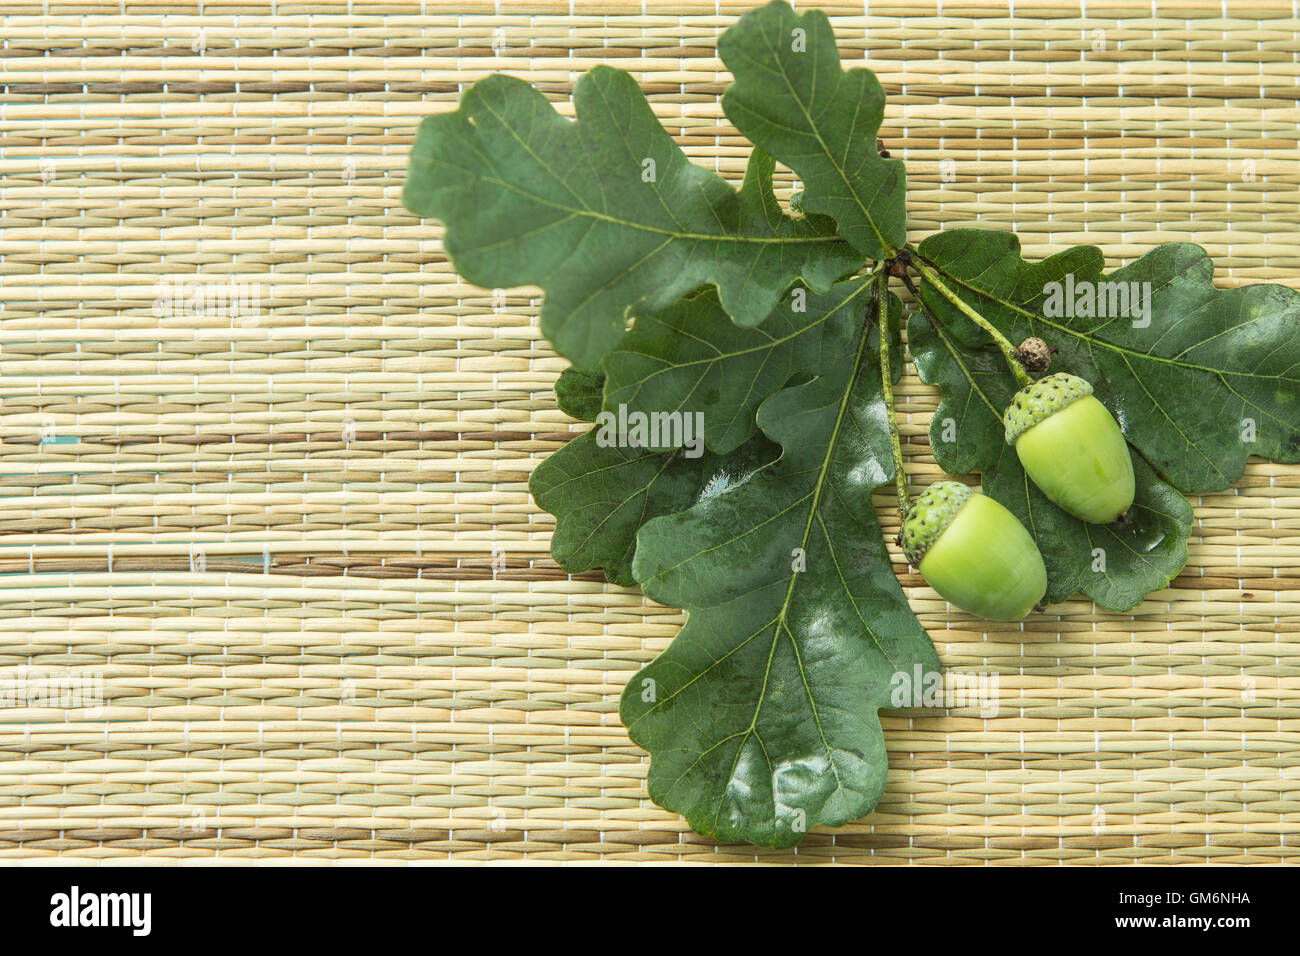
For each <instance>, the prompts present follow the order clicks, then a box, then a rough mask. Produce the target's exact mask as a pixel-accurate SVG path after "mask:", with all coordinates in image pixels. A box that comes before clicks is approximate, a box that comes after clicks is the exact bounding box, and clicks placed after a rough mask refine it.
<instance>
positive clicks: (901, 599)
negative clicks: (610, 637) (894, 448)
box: [620, 296, 938, 846]
mask: <svg viewBox="0 0 1300 956" xmlns="http://www.w3.org/2000/svg"><path fill="white" fill-rule="evenodd" d="M888 307H889V308H890V309H891V312H892V314H895V315H896V314H897V313H898V311H899V310H900V305H899V303H898V300H897V299H896V298H894V297H893V296H888ZM878 345H879V343H878V342H877V343H874V345H873V344H869V339H868V337H867V335H866V334H865V333H860V334H859V335H858V336H857V338H856V341H855V342H854V343H853V346H852V347H851V348H849V349H845V350H843V351H842V352H841V353H840V355H839V356H838V357H837V358H836V361H835V362H834V363H833V364H832V365H830V366H829V367H827V368H826V369H825V370H824V372H823V373H822V374H821V375H820V376H819V377H817V378H815V379H813V380H812V381H810V382H806V383H804V384H801V385H797V386H793V387H791V388H787V389H785V390H783V391H781V392H778V393H777V394H776V395H774V396H772V397H770V398H768V399H767V400H766V401H765V402H764V403H763V404H762V406H761V407H760V408H759V411H758V424H759V427H760V429H761V430H762V432H763V433H764V434H765V435H767V436H768V437H769V438H770V439H772V440H773V441H775V442H777V443H778V444H780V446H781V449H782V451H781V457H780V458H779V459H777V460H776V461H775V462H773V463H771V464H769V465H766V466H764V467H763V468H760V469H758V470H757V471H756V472H754V473H753V474H752V475H751V476H749V478H748V480H746V481H744V482H741V483H737V484H734V485H732V486H731V487H730V488H728V489H727V490H725V491H724V492H723V493H721V494H719V495H715V496H712V497H710V498H708V499H707V500H704V501H701V502H700V503H698V504H696V505H695V506H694V507H692V508H691V509H690V510H689V511H685V512H681V513H677V514H673V515H668V516H664V517H661V518H657V519H655V520H653V521H650V522H647V523H646V524H645V526H644V527H642V529H641V531H640V532H639V533H638V536H637V550H636V557H635V560H634V563H633V571H634V574H635V576H636V578H637V580H639V581H640V582H641V584H642V587H643V588H644V590H645V592H646V593H647V594H648V595H649V596H650V597H652V598H654V599H655V600H657V601H659V602H661V603H664V604H669V605H672V606H674V607H681V608H686V609H687V610H689V611H690V618H689V620H688V621H687V623H686V625H685V627H683V628H682V630H681V631H680V632H679V633H678V635H677V637H676V639H675V640H674V641H673V643H672V644H671V645H670V646H669V648H668V649H667V650H666V651H664V653H662V654H661V655H660V656H659V657H658V658H656V659H655V660H654V661H653V662H652V663H651V664H650V665H649V666H647V667H646V668H645V669H644V670H642V671H641V673H640V674H639V675H638V676H637V677H636V678H634V679H633V680H632V681H631V682H630V683H629V684H628V686H627V688H626V690H625V691H624V694H623V700H622V705H621V708H620V712H621V715H622V718H623V722H624V724H625V725H626V726H627V728H628V732H629V733H630V734H631V737H632V739H633V740H634V741H635V742H636V743H637V744H639V745H640V746H642V747H643V748H644V749H646V750H647V751H649V752H650V755H651V763H650V775H649V790H650V796H651V798H652V799H653V800H654V801H655V802H656V803H658V804H659V805H660V806H663V807H665V808H667V809H670V810H676V811H677V812H679V813H681V814H683V815H684V816H685V817H686V820H687V821H688V822H689V823H690V825H691V826H692V827H693V828H694V829H695V830H697V831H699V832H701V833H705V834H709V835H713V836H716V837H717V838H719V839H723V840H747V841H749V842H752V843H758V844H763V845H769V846H789V845H791V844H793V843H795V842H797V841H798V840H799V839H800V838H801V837H802V836H803V834H804V833H805V832H807V830H808V829H810V828H812V827H813V826H816V825H819V824H827V825H832V826H833V825H838V824H841V823H844V822H846V821H848V820H852V819H855V818H857V817H860V816H862V815H863V814H864V813H866V812H868V811H869V810H870V809H871V808H872V807H873V806H875V804H876V802H877V800H878V799H879V797H880V794H881V792H882V790H883V788H884V781H885V774H886V769H887V767H886V763H887V761H886V754H885V745H884V741H883V739H882V734H881V728H880V722H879V718H878V715H877V711H878V710H879V708H881V707H883V706H889V697H890V691H891V684H892V683H893V681H894V678H895V675H896V674H898V673H906V674H911V673H912V672H913V669H914V668H916V667H920V668H922V669H923V670H926V671H930V672H933V671H936V670H937V669H938V659H937V655H936V654H935V651H934V648H933V646H932V645H931V643H930V640H929V638H928V637H927V635H926V633H925V631H924V630H923V629H922V627H921V625H920V624H919V622H918V621H917V620H916V618H915V617H914V616H913V615H912V612H911V610H910V609H909V608H908V604H907V599H906V597H905V596H904V594H903V591H902V589H901V587H900V586H899V583H898V579H897V577H896V576H895V574H894V572H893V570H892V567H891V565H890V561H889V555H888V552H887V551H886V548H885V545H884V542H883V541H882V540H881V532H880V527H879V525H878V523H877V521H876V516H875V513H874V511H873V510H872V506H871V493H872V491H873V490H874V489H875V488H876V487H877V486H878V485H880V484H883V483H885V482H887V481H889V480H890V478H891V476H892V470H893V465H892V463H891V458H890V453H889V442H888V433H887V430H886V424H885V407H884V402H883V400H882V398H881V383H880V374H879V370H878V368H877V365H876V363H875V361H874V359H875V357H876V356H875V349H876V348H877V347H878Z"/></svg>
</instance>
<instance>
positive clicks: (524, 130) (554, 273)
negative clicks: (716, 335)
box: [402, 66, 861, 366]
mask: <svg viewBox="0 0 1300 956" xmlns="http://www.w3.org/2000/svg"><path fill="white" fill-rule="evenodd" d="M573 99H574V106H575V110H576V113H577V120H576V121H572V120H568V119H566V118H564V117H562V116H561V115H560V114H559V113H557V112H556V111H555V109H554V108H553V107H552V106H551V104H550V103H548V102H547V100H546V98H545V97H544V96H543V95H542V94H541V93H539V92H537V91H536V90H534V89H533V88H532V87H531V86H529V85H528V84H527V83H525V82H523V81H522V80H518V79H515V78H513V77H509V76H504V75H501V74H495V75H492V76H489V77H486V78H485V79H482V80H480V81H479V82H477V83H475V84H474V85H473V86H472V87H470V88H469V89H468V90H466V91H465V93H464V94H463V96H462V97H461V101H460V107H459V109H457V110H456V111H455V112H452V113H443V114H439V115H436V116H430V117H427V118H426V119H425V120H424V121H423V122H422V123H421V124H420V129H419V134H418V135H417V137H416V140H415V145H414V147H413V148H412V150H411V157H410V166H409V170H408V174H407V179H406V184H405V186H404V188H403V191H402V201H403V203H404V204H405V205H406V207H407V208H408V209H410V210H411V211H412V212H414V213H416V214H417V215H420V216H432V217H435V218H438V219H441V220H442V221H443V222H444V223H446V227H447V232H446V239H445V245H446V250H447V253H448V255H450V257H451V259H452V262H453V263H454V264H455V267H456V270H457V271H458V272H459V273H460V274H461V275H462V276H464V277H465V278H466V279H467V280H469V281H470V282H473V283H475V284H476V285H480V286H485V287H487V288H493V287H498V286H510V285H525V284H532V285H539V286H541V287H542V289H543V291H544V292H545V294H546V295H545V302H544V304H543V306H542V315H541V327H542V332H543V334H544V335H545V336H546V337H547V338H548V339H550V341H551V343H552V344H553V345H554V346H555V349H556V351H558V352H560V353H561V354H562V355H564V356H566V357H568V358H569V359H570V360H572V361H573V362H574V364H576V365H579V366H589V365H594V364H595V363H596V362H597V361H598V360H599V359H600V358H601V357H602V356H603V355H604V354H605V353H606V352H607V351H608V350H609V349H610V348H611V347H612V346H613V345H614V344H615V343H616V342H617V341H618V340H619V338H620V337H621V336H622V335H623V332H624V329H625V327H626V324H627V321H628V318H629V317H630V315H631V314H632V311H633V310H634V309H635V310H638V311H643V312H654V311H658V310H660V309H663V308H666V307H667V306H669V305H671V304H672V303H673V302H675V301H676V300H677V299H678V298H680V297H681V296H682V295H684V294H685V293H687V292H689V291H691V290H692V289H695V288H698V287H699V286H701V285H705V284H711V285H714V286H716V287H717V289H718V295H719V297H720V299H721V301H722V304H723V307H724V308H725V309H726V310H727V312H728V313H729V314H730V315H731V316H732V318H733V319H735V320H736V321H737V322H738V323H740V324H742V325H756V324H757V323H759V322H761V321H762V320H763V319H764V318H765V317H766V316H767V314H768V313H769V312H771V311H772V309H773V308H774V307H775V306H776V303H777V302H778V301H779V299H780V298H781V296H782V295H783V294H784V293H785V292H786V290H787V289H789V288H790V287H791V286H792V285H793V284H794V283H796V282H797V281H800V280H802V281H803V282H805V283H806V284H807V285H808V286H810V287H811V288H813V289H816V290H822V291H824V290H825V289H826V288H827V287H829V286H830V284H831V282H833V281H834V280H835V279H836V278H838V277H839V276H841V275H844V274H846V273H849V272H852V271H854V269H856V268H857V267H858V266H859V265H860V264H861V256H858V255H856V254H855V253H854V251H853V249H852V248H851V247H850V246H849V245H848V244H847V243H844V242H842V241H840V240H839V239H838V238H837V237H836V235H835V232H834V226H833V223H830V222H829V221H827V220H823V219H819V218H812V217H810V218H807V219H792V218H790V217H789V216H786V215H784V214H783V213H782V212H781V209H780V207H779V206H778V205H777V202H776V199H775V197H774V196H773V194H772V186H771V177H772V170H773V167H774V163H773V161H772V160H771V159H770V158H769V157H767V156H765V155H763V154H762V153H761V152H760V151H757V150H756V151H755V152H754V153H753V155H752V156H751V158H750V163H749V168H748V170H747V172H746V176H745V182H744V184H743V186H742V188H741V189H740V191H739V192H737V191H736V190H735V189H734V188H732V186H730V185H729V184H728V183H727V182H726V181H725V180H723V179H722V178H721V177H719V176H718V175H716V174H715V173H713V172H711V171H709V170H706V169H703V168H701V167H699V166H694V165H692V164H691V163H690V162H689V161H688V160H687V159H686V156H685V154H683V153H682V151H681V149H680V148H679V147H678V146H677V144H676V143H675V142H673V139H672V137H671V136H669V135H668V133H667V132H666V131H665V130H664V128H663V127H662V126H660V125H659V121H658V120H657V119H655V116H654V113H653V112H652V111H651V109H650V104H649V103H648V102H647V101H646V98H645V95H644V94H643V93H642V92H641V90H640V88H639V87H638V86H637V84H636V81H635V80H634V79H633V78H632V77H631V76H629V75H628V74H626V73H624V72H622V71H620V70H615V69H612V68H610V67H606V66H598V67H595V68H593V69H592V70H590V71H588V72H587V73H586V74H584V75H583V76H582V77H581V78H580V79H579V80H578V83H577V84H576V86H575V88H574V93H573Z"/></svg>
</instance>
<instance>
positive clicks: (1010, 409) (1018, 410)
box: [1002, 372, 1092, 445]
mask: <svg viewBox="0 0 1300 956" xmlns="http://www.w3.org/2000/svg"><path fill="white" fill-rule="evenodd" d="M1091 394H1092V386H1091V385H1090V384H1089V383H1088V382H1087V380H1086V379H1082V378H1079V376H1077V375H1071V374H1070V373H1068V372H1057V373H1056V374H1055V375H1047V376H1044V377H1043V378H1040V379H1039V380H1038V381H1037V382H1032V383H1031V384H1029V385H1026V386H1025V387H1024V388H1022V389H1021V390H1020V391H1018V392H1016V395H1015V398H1013V399H1011V404H1010V405H1008V406H1007V410H1006V411H1005V412H1004V413H1003V415H1002V424H1003V425H1004V426H1005V427H1006V430H1007V444H1008V445H1014V444H1015V443H1016V439H1017V438H1019V437H1020V436H1021V435H1023V434H1024V433H1025V432H1027V431H1029V429H1031V428H1033V427H1034V426H1035V425H1037V424H1038V423H1039V422H1041V421H1042V420H1043V419H1044V418H1047V417H1048V416H1049V415H1055V414H1056V413H1057V412H1059V411H1060V410H1061V409H1063V408H1065V407H1066V406H1067V405H1070V404H1072V403H1074V402H1077V401H1078V400H1079V399H1081V398H1084V397H1085V396H1088V395H1091Z"/></svg>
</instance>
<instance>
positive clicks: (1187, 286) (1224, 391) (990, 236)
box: [917, 229, 1300, 492]
mask: <svg viewBox="0 0 1300 956" xmlns="http://www.w3.org/2000/svg"><path fill="white" fill-rule="evenodd" d="M917 253H918V256H919V257H920V258H921V260H922V261H923V262H926V263H928V264H930V265H931V266H932V267H933V268H934V269H935V270H936V271H937V272H938V273H939V275H940V277H941V279H942V281H943V282H944V284H945V285H947V286H948V288H949V289H950V290H951V291H952V292H954V293H956V294H957V295H958V296H959V297H960V298H961V299H962V300H963V301H964V302H965V303H967V304H968V305H969V306H971V307H972V308H973V309H974V310H975V311H977V312H979V313H980V314H981V315H983V316H984V317H985V318H987V319H988V320H989V321H990V322H991V323H992V324H993V325H994V326H996V327H997V328H998V329H999V330H1000V331H1001V332H1002V333H1003V334H1004V335H1006V336H1007V338H1009V339H1010V340H1011V341H1012V342H1020V341H1022V340H1023V339H1024V338H1026V337H1027V336H1030V335H1036V336H1039V337H1040V338H1042V339H1044V340H1045V341H1046V342H1047V343H1048V344H1049V345H1052V346H1055V347H1056V348H1057V349H1058V350H1059V351H1058V354H1057V356H1056V358H1055V360H1054V362H1053V368H1054V369H1057V368H1060V369H1063V370H1065V371H1070V372H1073V373H1075V374H1076V375H1081V376H1083V377H1084V378H1087V379H1088V380H1089V381H1091V382H1092V384H1093V386H1094V388H1095V389H1096V392H1097V397H1098V398H1100V399H1101V400H1102V401H1103V402H1104V403H1105V404H1106V406H1107V407H1108V408H1110V409H1111V411H1112V412H1113V413H1114V414H1115V417H1116V419H1118V421H1119V423H1120V427H1121V428H1122V429H1123V431H1124V436H1125V438H1127V439H1128V440H1129V442H1130V443H1131V444H1133V445H1135V446H1136V447H1137V448H1138V449H1140V450H1141V452H1142V454H1143V455H1145V456H1146V458H1147V459H1148V461H1149V462H1150V463H1151V464H1152V465H1153V466H1154V467H1155V468H1156V469H1157V470H1158V471H1159V472H1160V474H1161V475H1162V476H1163V477H1164V478H1165V480H1166V481H1168V482H1169V483H1170V484H1172V485H1174V486H1175V487H1177V488H1179V489H1180V490H1182V491H1186V492H1193V491H1218V490H1221V489H1223V488H1226V487H1228V486H1229V485H1231V484H1232V483H1233V482H1234V481H1236V480H1237V479H1238V478H1240V477H1241V473H1242V471H1243V469H1244V468H1245V465H1246V460H1247V458H1248V457H1249V456H1250V455H1252V454H1254V455H1259V456H1260V457H1263V458H1267V459H1270V460H1273V461H1278V462H1286V463H1294V462H1297V461H1300V293H1297V292H1296V291H1294V290H1292V289H1288V288H1286V287H1285V286H1279V285H1267V284H1260V285H1250V286H1242V287H1239V288H1235V289H1216V288H1215V287H1214V283H1213V278H1214V264H1213V263H1212V262H1211V261H1210V258H1209V257H1208V256H1207V255H1206V253H1205V250H1204V249H1202V248H1201V247H1200V246H1197V245H1193V244H1191V243H1185V242H1176V243H1168V244H1165V245H1161V246H1157V247H1156V248H1155V249H1152V250H1151V251H1150V252H1148V253H1147V254H1146V255H1144V256H1142V257H1141V258H1140V259H1137V260H1136V261H1134V262H1132V263H1129V264H1128V265H1126V266H1123V267H1122V268H1119V269H1116V270H1115V271H1113V272H1110V273H1105V272H1103V267H1104V261H1103V258H1102V254H1101V251H1100V250H1098V249H1095V248H1093V247H1091V246H1080V247H1076V248H1074V249H1070V250H1067V251H1065V252H1062V253H1060V254H1058V255H1055V256H1052V257H1050V258H1048V259H1044V260H1043V261H1041V262H1035V263H1029V262H1026V261H1025V260H1024V259H1022V258H1021V255H1020V241H1019V240H1018V239H1017V238H1016V236H1015V235H1014V234H1012V233H1003V232H990V231H984V230H976V229H959V230H953V231H950V232H943V233H939V234H937V235H934V236H931V237H929V238H927V239H926V240H925V241H923V242H922V243H921V244H920V246H919V247H918V249H917ZM1052 283H1059V284H1060V289H1059V290H1057V289H1054V288H1053V287H1052V285H1051V284H1052ZM1133 283H1137V284H1138V285H1137V286H1136V290H1137V292H1138V293H1139V294H1138V295H1137V296H1136V297H1131V298H1132V299H1133V300H1134V301H1137V302H1139V303H1140V302H1141V301H1142V300H1143V298H1144V294H1143V290H1144V289H1149V290H1150V296H1149V300H1148V301H1149V304H1150V308H1149V311H1148V310H1141V309H1133V308H1132V307H1131V306H1130V311H1129V312H1128V313H1125V314H1120V313H1124V308H1123V306H1124V301H1123V300H1122V299H1121V298H1120V294H1121V292H1122V291H1123V288H1124V287H1127V289H1128V290H1129V292H1130V293H1131V292H1132V291H1133V290H1134V288H1135V287H1134V286H1133V285H1132V284H1133ZM1143 283H1149V284H1150V285H1149V286H1144V285H1142V284H1143ZM1067 284H1068V285H1067ZM1069 288H1072V289H1073V290H1075V295H1073V296H1071V301H1072V302H1073V303H1074V304H1075V305H1078V306H1081V307H1082V308H1083V311H1087V310H1088V309H1087V304H1086V302H1085V301H1083V296H1084V295H1085V293H1084V290H1085V289H1089V288H1090V289H1092V297H1093V304H1092V309H1091V311H1093V312H1101V311H1105V312H1106V313H1108V314H1106V315H1093V316H1084V315H1075V316H1070V315H1068V314H1066V315H1049V314H1048V313H1049V311H1051V312H1056V311H1058V310H1057V306H1056V303H1055V302H1054V301H1053V300H1054V299H1055V300H1056V302H1059V303H1060V305H1061V307H1062V309H1063V308H1064V300H1065V298H1066V295H1065V293H1066V290H1067V289H1069ZM921 295H922V299H923V301H924V302H925V304H926V307H927V308H928V309H929V310H931V312H933V313H934V314H935V315H936V317H937V318H939V320H940V321H941V322H943V323H945V324H946V323H949V322H954V323H957V324H958V326H959V327H960V324H961V323H967V324H969V320H967V319H966V318H965V317H962V316H961V315H960V313H959V312H958V311H957V309H956V308H955V307H954V306H953V305H952V304H951V303H950V302H948V301H946V300H945V299H943V298H942V297H941V296H940V295H938V294H937V293H936V292H935V291H934V290H932V289H929V288H928V287H927V286H926V285H924V284H923V286H922V292H921ZM1058 295H1059V298H1058ZM1102 300H1104V303H1105V304H1104V307H1099V305H1098V303H1099V301H1102Z"/></svg>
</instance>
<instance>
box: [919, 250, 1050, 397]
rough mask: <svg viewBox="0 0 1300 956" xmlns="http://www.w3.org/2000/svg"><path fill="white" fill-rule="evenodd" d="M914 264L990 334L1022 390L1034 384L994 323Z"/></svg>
mask: <svg viewBox="0 0 1300 956" xmlns="http://www.w3.org/2000/svg"><path fill="white" fill-rule="evenodd" d="M912 264H913V265H914V266H915V267H916V270H917V271H918V272H920V273H921V278H922V279H924V280H925V281H926V282H928V283H929V284H930V285H931V286H933V287H934V290H935V291H936V292H938V293H939V294H940V295H941V296H943V297H944V298H945V299H947V300H948V301H949V302H951V303H952V304H953V305H955V306H956V307H957V310H958V311H959V312H961V314H962V315H964V316H966V318H968V319H970V320H971V321H972V322H974V323H975V324H976V325H978V326H979V327H980V328H981V329H983V330H984V331H985V332H986V333H988V336H989V338H991V339H992V340H993V343H994V344H995V345H996V346H997V347H998V349H999V350H1000V351H1001V352H1002V357H1003V358H1004V359H1006V360H1007V368H1009V369H1010V370H1011V374H1012V375H1013V376H1015V379H1016V382H1017V384H1018V385H1019V386H1020V387H1021V388H1024V387H1025V386H1026V385H1030V384H1032V383H1033V381H1034V379H1033V377H1032V376H1031V375H1030V374H1029V373H1028V372H1027V371H1025V367H1024V366H1023V365H1021V364H1020V359H1018V358H1017V357H1016V347H1015V346H1014V345H1012V344H1011V341H1010V340H1009V339H1008V338H1007V337H1006V336H1005V335H1003V334H1002V333H1001V332H999V331H998V330H997V329H996V328H995V327H994V326H993V323H992V322H990V321H989V320H988V319H986V318H984V316H982V315H980V314H979V313H978V312H976V311H975V310H974V309H972V308H971V307H970V306H969V305H967V304H966V303H965V302H963V301H962V299H961V297H960V296H958V295H957V293H955V292H953V291H952V289H949V288H948V286H947V285H946V284H944V281H943V280H942V279H940V278H939V274H938V273H937V272H935V271H934V270H933V269H930V268H929V267H928V266H926V265H925V263H923V262H921V261H920V260H918V259H917V258H915V257H913V259H912Z"/></svg>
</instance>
